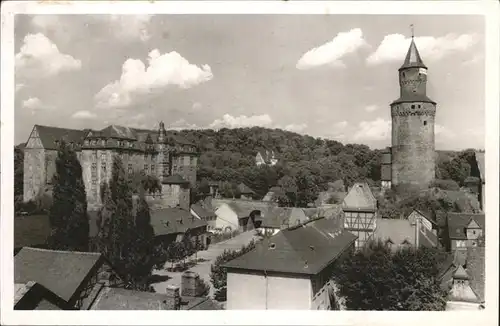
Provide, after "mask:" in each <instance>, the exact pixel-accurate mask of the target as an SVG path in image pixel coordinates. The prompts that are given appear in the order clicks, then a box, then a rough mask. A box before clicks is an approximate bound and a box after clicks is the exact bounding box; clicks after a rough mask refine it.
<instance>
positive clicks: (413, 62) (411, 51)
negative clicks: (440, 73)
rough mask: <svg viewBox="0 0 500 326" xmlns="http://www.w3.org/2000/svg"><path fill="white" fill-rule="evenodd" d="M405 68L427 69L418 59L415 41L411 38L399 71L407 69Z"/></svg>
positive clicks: (418, 54) (420, 59) (419, 58)
mask: <svg viewBox="0 0 500 326" xmlns="http://www.w3.org/2000/svg"><path fill="white" fill-rule="evenodd" d="M407 68H424V69H427V67H426V66H425V64H424V62H423V61H422V58H421V57H420V53H419V52H418V49H417V45H416V44H415V40H414V38H413V37H412V38H411V43H410V47H409V48H408V52H407V53H406V58H405V61H404V63H403V65H402V66H401V68H399V70H403V69H407Z"/></svg>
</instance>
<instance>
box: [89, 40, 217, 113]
mask: <svg viewBox="0 0 500 326" xmlns="http://www.w3.org/2000/svg"><path fill="white" fill-rule="evenodd" d="M212 78H213V74H212V69H211V68H210V66H209V65H206V64H205V65H202V66H201V67H198V66H196V65H194V64H190V63H189V62H188V61H187V60H186V59H185V58H183V57H182V56H181V55H180V54H179V53H177V52H175V51H173V52H169V53H165V54H160V51H158V50H157V49H155V50H153V51H151V52H150V53H149V60H148V67H146V65H145V64H144V63H143V62H142V61H141V60H137V59H128V60H127V61H125V63H124V64H123V66H122V74H121V76H120V79H118V80H116V81H114V82H112V83H109V84H108V85H106V86H104V87H103V88H102V89H101V90H100V91H99V93H97V94H96V96H95V99H96V101H97V106H98V107H103V108H106V107H126V106H129V105H130V104H131V103H132V102H133V100H134V99H133V97H134V96H135V95H138V94H147V93H151V92H153V91H156V90H159V89H163V88H166V87H168V86H177V87H179V88H182V89H187V88H191V87H193V86H195V85H198V84H201V83H204V82H207V81H209V80H211V79H212Z"/></svg>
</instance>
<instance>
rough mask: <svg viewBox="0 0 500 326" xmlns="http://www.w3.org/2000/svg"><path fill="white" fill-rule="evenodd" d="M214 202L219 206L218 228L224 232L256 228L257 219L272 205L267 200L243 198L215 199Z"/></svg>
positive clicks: (217, 213)
mask: <svg viewBox="0 0 500 326" xmlns="http://www.w3.org/2000/svg"><path fill="white" fill-rule="evenodd" d="M214 203H215V204H214V206H216V207H217V208H216V209H215V214H216V215H217V219H216V222H215V224H216V229H217V230H219V231H220V232H224V233H231V232H234V231H240V232H243V231H246V230H247V229H253V228H255V227H256V226H255V224H256V221H255V219H256V218H257V220H259V218H260V216H261V214H262V212H263V211H267V210H268V209H269V207H271V206H270V205H271V204H269V203H266V202H261V201H254V200H243V199H234V200H229V199H225V200H217V201H216V200H214ZM257 227H258V226H257Z"/></svg>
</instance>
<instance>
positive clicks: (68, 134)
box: [35, 125, 86, 149]
mask: <svg viewBox="0 0 500 326" xmlns="http://www.w3.org/2000/svg"><path fill="white" fill-rule="evenodd" d="M35 128H36V130H37V132H38V136H39V137H40V140H41V142H42V145H43V147H44V148H45V149H58V145H57V144H56V141H61V140H64V141H65V142H67V143H71V142H73V143H75V144H81V143H82V141H83V139H84V137H85V135H86V132H85V131H83V130H75V129H66V128H57V127H49V126H41V125H35Z"/></svg>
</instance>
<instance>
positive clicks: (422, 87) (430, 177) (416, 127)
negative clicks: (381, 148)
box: [382, 36, 436, 188]
mask: <svg viewBox="0 0 500 326" xmlns="http://www.w3.org/2000/svg"><path fill="white" fill-rule="evenodd" d="M399 86H400V96H399V98H398V99H397V100H395V101H394V102H392V103H391V105H390V106H391V117H392V144H391V145H392V146H391V148H390V151H388V152H386V153H384V155H383V156H384V159H383V160H384V162H383V164H382V181H383V182H382V183H383V186H384V187H385V188H387V187H391V186H397V185H400V184H413V185H418V186H423V187H425V186H428V185H429V184H430V183H432V182H433V181H434V178H435V149H434V120H435V116H436V102H434V101H433V100H431V99H430V98H429V97H427V94H426V93H427V90H426V86H427V67H426V66H425V64H424V62H423V61H422V58H421V57H420V54H419V52H418V49H417V46H416V45H415V41H414V39H413V36H412V40H411V43H410V48H409V49H408V53H407V55H406V58H405V61H404V63H403V65H402V66H401V68H399ZM389 162H390V164H389ZM389 166H390V168H389Z"/></svg>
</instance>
